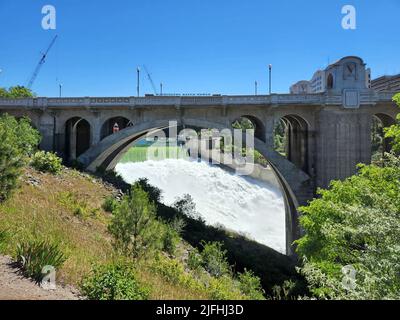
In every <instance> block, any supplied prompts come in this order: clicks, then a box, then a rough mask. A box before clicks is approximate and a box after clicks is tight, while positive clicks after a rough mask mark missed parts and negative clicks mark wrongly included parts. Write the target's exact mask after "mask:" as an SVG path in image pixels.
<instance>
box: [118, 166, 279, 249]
mask: <svg viewBox="0 0 400 320" xmlns="http://www.w3.org/2000/svg"><path fill="white" fill-rule="evenodd" d="M115 170H116V171H117V173H119V174H120V175H121V176H122V177H123V179H124V180H125V181H127V182H128V183H133V182H135V181H136V180H138V179H140V178H147V179H148V180H149V183H150V184H151V185H154V186H156V187H158V188H160V189H161V190H162V195H163V200H162V201H163V203H164V204H166V205H170V204H172V203H173V202H174V201H175V200H176V198H177V197H181V196H183V195H184V194H187V193H188V194H190V195H191V196H192V198H193V200H194V202H195V203H196V211H198V212H199V213H200V214H201V216H202V217H203V218H204V220H205V221H206V222H207V223H208V224H211V225H223V226H224V227H225V228H227V229H230V230H234V231H236V232H240V233H244V234H245V235H246V236H247V237H249V238H251V239H254V240H256V241H257V242H259V243H262V244H265V245H267V246H269V247H271V248H273V249H275V250H277V251H279V252H282V253H285V208H284V201H283V197H282V194H281V193H280V191H279V190H275V189H273V188H272V187H270V186H269V185H268V184H266V183H263V182H260V181H257V180H254V179H251V178H244V177H240V176H236V175H234V174H231V173H229V172H227V171H225V170H223V169H221V168H220V167H217V166H211V165H209V164H207V163H205V162H196V161H187V160H182V159H179V160H176V159H167V160H163V161H145V162H137V163H119V164H118V165H117V166H116V169H115Z"/></svg>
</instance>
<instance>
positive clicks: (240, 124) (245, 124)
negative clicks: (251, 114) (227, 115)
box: [232, 117, 255, 130]
mask: <svg viewBox="0 0 400 320" xmlns="http://www.w3.org/2000/svg"><path fill="white" fill-rule="evenodd" d="M232 128H233V129H239V130H251V129H255V127H254V125H253V123H252V122H251V121H250V120H249V119H247V118H245V117H241V118H240V119H238V120H236V121H235V122H233V123H232Z"/></svg>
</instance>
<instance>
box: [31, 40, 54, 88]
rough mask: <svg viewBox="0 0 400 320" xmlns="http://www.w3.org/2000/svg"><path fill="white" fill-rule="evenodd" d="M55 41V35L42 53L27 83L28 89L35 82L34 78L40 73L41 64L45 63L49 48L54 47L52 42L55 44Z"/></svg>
mask: <svg viewBox="0 0 400 320" xmlns="http://www.w3.org/2000/svg"><path fill="white" fill-rule="evenodd" d="M56 39H57V35H56V36H55V37H54V38H53V40H52V41H51V42H50V45H49V46H48V48H47V50H46V51H45V53H42V57H41V58H40V60H39V63H38V64H37V66H36V68H35V71H34V72H33V74H32V76H31V79H30V80H29V82H28V85H27V86H26V87H27V88H28V89H30V88H31V87H32V85H33V83H34V82H35V80H36V77H37V76H38V74H39V72H40V69H41V68H42V66H43V64H44V63H45V62H46V57H47V54H48V53H49V51H50V49H51V47H52V46H53V45H54V42H56Z"/></svg>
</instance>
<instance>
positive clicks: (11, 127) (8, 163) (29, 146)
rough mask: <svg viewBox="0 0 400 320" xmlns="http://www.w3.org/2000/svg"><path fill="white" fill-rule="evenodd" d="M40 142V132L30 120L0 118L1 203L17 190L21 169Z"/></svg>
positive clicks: (3, 116)
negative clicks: (33, 126)
mask: <svg viewBox="0 0 400 320" xmlns="http://www.w3.org/2000/svg"><path fill="white" fill-rule="evenodd" d="M39 141H40V135H39V132H38V131H37V130H35V129H34V128H32V127H31V125H30V122H29V120H28V119H26V118H22V119H20V120H17V119H16V118H14V117H12V116H9V115H7V114H3V115H1V116H0V201H4V200H5V199H7V198H8V197H9V196H10V195H11V192H12V191H13V190H14V189H15V187H16V185H17V179H18V177H19V176H20V174H21V169H22V167H23V166H24V165H25V164H26V162H27V160H28V157H29V156H30V155H31V154H32V153H33V151H34V150H35V149H36V147H37V145H38V144H39Z"/></svg>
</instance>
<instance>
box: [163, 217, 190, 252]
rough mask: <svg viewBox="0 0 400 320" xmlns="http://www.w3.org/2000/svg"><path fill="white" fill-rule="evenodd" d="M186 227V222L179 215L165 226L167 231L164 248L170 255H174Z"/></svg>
mask: <svg viewBox="0 0 400 320" xmlns="http://www.w3.org/2000/svg"><path fill="white" fill-rule="evenodd" d="M184 227H185V222H184V221H183V220H182V219H181V218H178V217H175V218H174V220H172V222H171V223H169V224H167V225H166V226H165V232H164V237H163V250H164V251H165V252H167V253H169V254H170V255H172V256H173V255H174V254H175V252H176V247H177V246H178V244H179V242H180V241H181V237H180V235H181V233H182V230H183V228H184Z"/></svg>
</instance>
